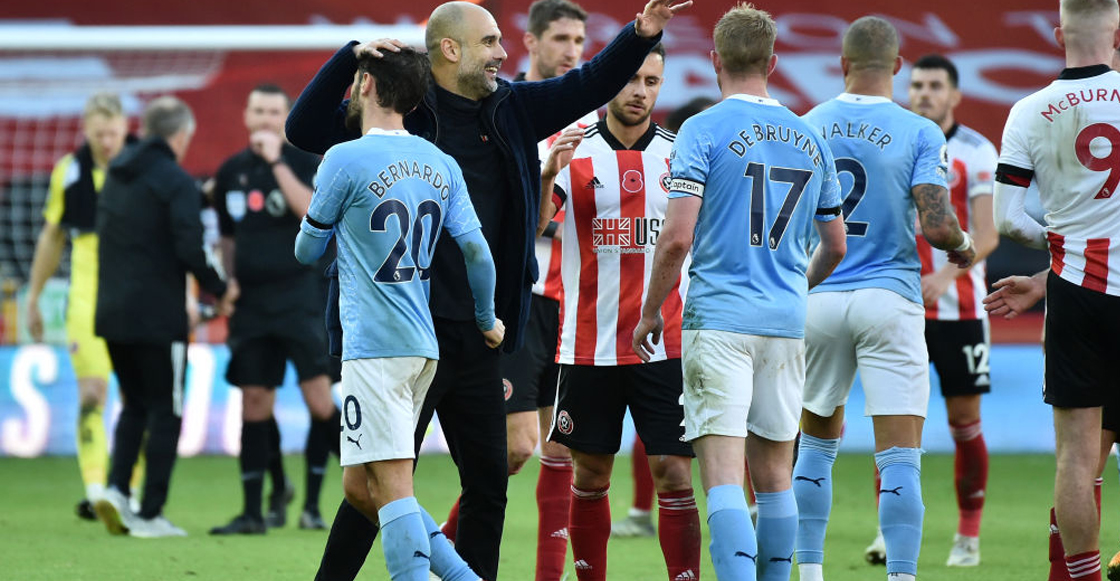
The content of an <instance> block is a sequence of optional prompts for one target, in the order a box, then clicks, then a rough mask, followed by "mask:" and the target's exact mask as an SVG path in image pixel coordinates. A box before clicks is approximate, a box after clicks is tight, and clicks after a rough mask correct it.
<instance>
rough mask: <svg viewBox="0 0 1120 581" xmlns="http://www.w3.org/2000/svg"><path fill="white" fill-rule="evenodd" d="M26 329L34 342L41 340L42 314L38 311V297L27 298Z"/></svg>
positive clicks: (40, 341)
mask: <svg viewBox="0 0 1120 581" xmlns="http://www.w3.org/2000/svg"><path fill="white" fill-rule="evenodd" d="M27 330H28V331H29V332H30V333H31V338H32V339H33V340H34V341H35V342H36V343H42V342H43V314H42V313H40V312H39V297H35V298H31V297H28V298H27Z"/></svg>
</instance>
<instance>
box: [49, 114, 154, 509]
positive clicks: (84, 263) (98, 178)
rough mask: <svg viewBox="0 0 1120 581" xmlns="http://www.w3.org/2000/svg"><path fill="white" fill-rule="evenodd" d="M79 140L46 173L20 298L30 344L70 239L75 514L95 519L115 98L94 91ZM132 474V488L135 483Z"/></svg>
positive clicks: (120, 138)
mask: <svg viewBox="0 0 1120 581" xmlns="http://www.w3.org/2000/svg"><path fill="white" fill-rule="evenodd" d="M82 131H83V133H84V134H85V142H84V143H83V144H82V146H81V147H79V148H78V149H77V150H76V151H75V152H73V153H70V154H67V155H66V156H64V157H63V158H62V159H60V160H59V161H58V163H57V164H56V165H55V167H54V171H53V172H51V181H50V191H49V193H48V195H47V202H46V205H45V206H44V209H43V218H44V223H43V230H42V231H41V232H40V233H39V240H38V241H37V242H36V244H35V258H34V260H33V261H32V263H31V286H30V289H29V291H28V295H27V326H28V329H29V330H30V331H31V336H32V338H33V339H34V340H35V341H42V339H43V319H42V315H41V314H40V313H39V295H40V294H41V293H42V291H43V285H45V284H46V282H47V279H48V278H50V277H51V275H52V274H54V272H55V271H56V270H57V269H58V264H59V261H60V260H61V257H62V250H63V248H64V246H65V245H66V235H67V234H69V235H70V242H71V245H72V248H71V252H70V292H69V296H68V297H67V307H66V337H67V346H68V348H69V352H70V363H71V364H72V365H73V367H74V375H75V376H76V377H77V378H78V397H79V405H80V408H79V413H78V466H79V468H80V469H81V472H82V481H83V482H84V483H85V489H86V491H85V492H86V497H85V499H83V500H82V501H81V502H80V503H78V507H77V512H78V516H80V517H82V518H84V519H89V520H96V518H97V516H96V515H95V514H94V513H93V510H92V507H91V504H90V499H94V500H96V499H97V497H98V496H100V494H101V491H102V490H103V489H104V486H105V481H106V478H107V466H108V448H107V444H106V438H105V421H104V406H105V398H106V391H107V389H108V385H109V374H110V373H111V372H112V370H113V369H112V365H111V363H110V362H109V352H108V350H107V349H106V347H105V341H104V340H102V339H101V338H100V337H97V336H96V335H94V333H93V319H94V310H95V307H96V305H97V234H96V233H94V222H95V215H96V214H95V213H96V210H97V194H98V192H100V191H101V186H102V185H103V184H104V183H105V171H106V168H108V166H109V161H110V160H112V159H113V158H114V157H116V155H117V154H118V153H120V151H121V149H122V148H123V147H124V144H125V141H126V139H127V138H128V119H127V118H126V117H125V116H124V113H123V111H122V108H121V102H120V99H119V98H118V97H117V96H116V95H112V94H108V93H98V94H95V95H93V96H92V97H90V99H89V100H88V101H87V102H86V105H85V110H84V112H83V114H82ZM141 472H142V470H141V469H138V470H137V473H136V474H134V475H133V486H134V487H135V486H136V484H137V483H138V482H139V480H140V478H141Z"/></svg>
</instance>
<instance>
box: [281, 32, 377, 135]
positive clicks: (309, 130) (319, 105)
mask: <svg viewBox="0 0 1120 581" xmlns="http://www.w3.org/2000/svg"><path fill="white" fill-rule="evenodd" d="M355 46H358V43H357V41H350V43H349V44H347V45H346V46H344V47H342V48H340V49H339V50H338V52H336V53H334V56H332V57H331V59H330V60H329V61H327V62H326V64H324V65H323V66H322V68H320V69H319V72H318V73H315V77H314V78H313V79H311V82H310V83H308V84H307V86H306V87H304V89H303V92H302V93H300V94H299V98H298V99H296V102H295V105H293V106H292V110H291V112H289V113H288V121H287V123H285V125H284V131H285V134H286V135H287V137H288V141H291V142H292V145H295V146H296V147H298V148H300V149H302V150H304V151H307V152H310V153H315V154H319V155H323V154H324V153H326V151H327V150H328V149H330V148H331V146H333V145H336V144H338V143H342V142H343V141H349V140H351V139H357V138H358V137H360V136H361V133H359V132H356V131H350V130H348V129H346V103H347V101H345V100H343V97H344V96H345V95H346V89H347V88H349V87H350V84H351V83H352V82H353V81H354V71H356V70H358V59H357V57H355V56H354V47H355Z"/></svg>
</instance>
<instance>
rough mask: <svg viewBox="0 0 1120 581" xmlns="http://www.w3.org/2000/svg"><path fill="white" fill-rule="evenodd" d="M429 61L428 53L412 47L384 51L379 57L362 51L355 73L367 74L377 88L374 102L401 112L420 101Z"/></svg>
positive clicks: (413, 107)
mask: <svg viewBox="0 0 1120 581" xmlns="http://www.w3.org/2000/svg"><path fill="white" fill-rule="evenodd" d="M430 71H431V64H430V63H429V62H428V55H426V54H424V53H422V52H417V51H415V50H413V49H411V48H407V47H406V48H402V49H401V50H400V52H391V51H386V52H385V53H384V56H382V57H379V58H378V57H373V56H371V55H369V54H364V53H363V55H362V56H361V57H360V58H359V59H358V72H359V73H369V74H370V76H372V77H373V79H374V83H376V84H375V86H376V87H377V104H378V105H380V106H382V107H385V108H388V109H392V110H393V111H396V112H397V113H400V114H401V115H404V114H407V113H408V112H409V111H412V110H413V109H415V108H416V106H417V105H419V104H420V100H421V99H423V98H424V93H426V92H427V91H428V82H429V78H430V76H431V75H430Z"/></svg>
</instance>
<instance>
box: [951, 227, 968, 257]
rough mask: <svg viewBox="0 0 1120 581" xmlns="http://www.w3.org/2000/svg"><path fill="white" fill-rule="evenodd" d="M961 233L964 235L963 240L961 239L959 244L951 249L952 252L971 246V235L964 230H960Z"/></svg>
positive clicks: (963, 250)
mask: <svg viewBox="0 0 1120 581" xmlns="http://www.w3.org/2000/svg"><path fill="white" fill-rule="evenodd" d="M961 235H963V236H964V240H962V241H961V243H960V245H959V246H957V247H956V248H954V249H953V252H965V251H967V250H968V249H970V248H972V236H970V235H969V233H968V232H965V231H964V230H961Z"/></svg>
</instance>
